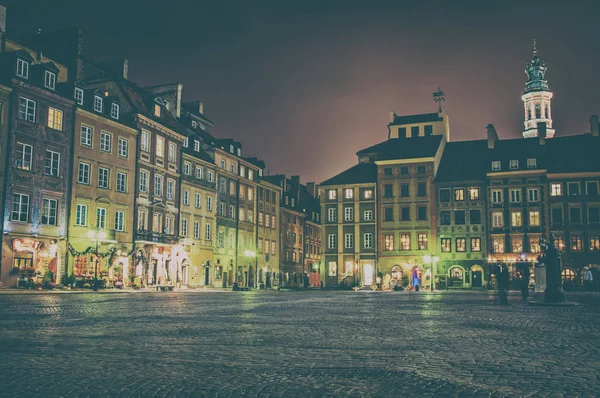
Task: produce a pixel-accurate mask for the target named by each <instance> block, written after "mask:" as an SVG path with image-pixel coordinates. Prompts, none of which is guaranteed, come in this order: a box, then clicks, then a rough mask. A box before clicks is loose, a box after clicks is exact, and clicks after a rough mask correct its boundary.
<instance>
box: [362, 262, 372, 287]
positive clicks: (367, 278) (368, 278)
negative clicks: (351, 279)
mask: <svg viewBox="0 0 600 398" xmlns="http://www.w3.org/2000/svg"><path fill="white" fill-rule="evenodd" d="M362 280H363V283H362V284H363V286H371V285H372V284H373V265H372V264H365V265H363V278H362Z"/></svg>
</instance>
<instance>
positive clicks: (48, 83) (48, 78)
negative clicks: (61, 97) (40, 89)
mask: <svg viewBox="0 0 600 398" xmlns="http://www.w3.org/2000/svg"><path fill="white" fill-rule="evenodd" d="M44 87H46V88H49V89H50V90H54V89H55V88H56V73H54V72H50V71H49V70H47V71H45V72H44Z"/></svg>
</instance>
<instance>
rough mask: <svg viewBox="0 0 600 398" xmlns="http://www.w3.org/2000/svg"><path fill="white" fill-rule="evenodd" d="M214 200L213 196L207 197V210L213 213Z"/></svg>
mask: <svg viewBox="0 0 600 398" xmlns="http://www.w3.org/2000/svg"><path fill="white" fill-rule="evenodd" d="M212 205H213V198H212V197H211V196H207V197H206V210H208V211H212Z"/></svg>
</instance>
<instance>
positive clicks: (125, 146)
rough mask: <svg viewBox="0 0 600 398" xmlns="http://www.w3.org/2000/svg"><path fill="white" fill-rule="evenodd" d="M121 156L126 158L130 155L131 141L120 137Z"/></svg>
mask: <svg viewBox="0 0 600 398" xmlns="http://www.w3.org/2000/svg"><path fill="white" fill-rule="evenodd" d="M118 146H119V156H121V157H123V158H126V157H127V156H128V155H129V141H127V140H126V139H125V138H121V137H119V145H118Z"/></svg>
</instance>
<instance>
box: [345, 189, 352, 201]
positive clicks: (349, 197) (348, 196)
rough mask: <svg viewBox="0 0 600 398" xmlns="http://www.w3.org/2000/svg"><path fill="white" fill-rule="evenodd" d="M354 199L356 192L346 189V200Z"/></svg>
mask: <svg viewBox="0 0 600 398" xmlns="http://www.w3.org/2000/svg"><path fill="white" fill-rule="evenodd" d="M353 197H354V190H353V189H352V188H347V189H344V198H346V199H352V198H353Z"/></svg>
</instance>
